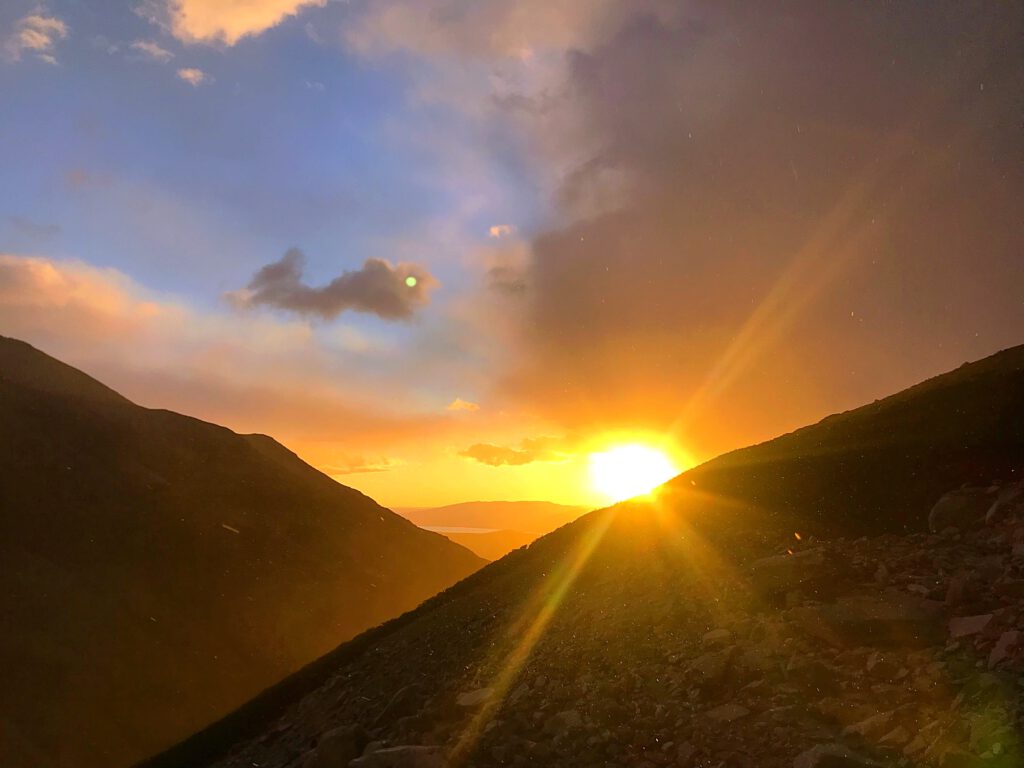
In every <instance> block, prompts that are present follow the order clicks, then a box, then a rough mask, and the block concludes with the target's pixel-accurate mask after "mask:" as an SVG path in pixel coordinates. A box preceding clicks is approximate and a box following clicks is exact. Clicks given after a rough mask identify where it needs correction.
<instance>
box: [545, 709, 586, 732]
mask: <svg viewBox="0 0 1024 768" xmlns="http://www.w3.org/2000/svg"><path fill="white" fill-rule="evenodd" d="M582 725H583V717H582V716H581V715H580V713H579V712H577V711H576V710H575V709H567V710H565V711H564V712H558V713H557V714H554V715H552V716H551V717H549V718H548V720H547V722H546V723H544V730H545V732H547V733H555V734H557V733H563V732H565V731H570V730H573V729H575V728H580V727H582Z"/></svg>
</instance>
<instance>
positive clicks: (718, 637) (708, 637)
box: [701, 629, 732, 645]
mask: <svg viewBox="0 0 1024 768" xmlns="http://www.w3.org/2000/svg"><path fill="white" fill-rule="evenodd" d="M730 638H732V632H730V631H729V630H728V629H713V630H711V631H710V632H707V633H705V635H704V636H703V637H702V638H701V642H703V643H704V644H705V645H720V644H723V643H727V642H729V640H730Z"/></svg>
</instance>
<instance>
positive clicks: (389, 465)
mask: <svg viewBox="0 0 1024 768" xmlns="http://www.w3.org/2000/svg"><path fill="white" fill-rule="evenodd" d="M401 463H402V462H400V461H397V460H395V459H391V458H388V457H382V458H377V459H368V458H366V457H365V456H345V457H341V458H340V459H336V460H335V461H334V462H332V463H331V464H325V465H323V466H321V467H320V469H321V470H322V471H323V472H326V473H327V474H328V475H331V476H332V477H333V476H344V475H360V474H363V473H365V472H388V471H390V470H392V469H394V468H395V467H397V466H400V465H401Z"/></svg>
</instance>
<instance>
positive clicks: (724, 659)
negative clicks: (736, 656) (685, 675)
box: [689, 650, 733, 687]
mask: <svg viewBox="0 0 1024 768" xmlns="http://www.w3.org/2000/svg"><path fill="white" fill-rule="evenodd" d="M732 657H733V651H732V650H726V651H718V652H717V653H705V654H704V655H703V656H698V657H697V658H696V659H694V661H693V663H692V664H690V667H689V672H690V673H691V674H692V675H694V676H696V678H697V683H698V684H699V685H701V686H704V687H709V686H715V685H718V684H719V683H721V682H722V680H723V679H724V678H725V675H726V673H727V672H728V671H729V666H730V664H731V663H732Z"/></svg>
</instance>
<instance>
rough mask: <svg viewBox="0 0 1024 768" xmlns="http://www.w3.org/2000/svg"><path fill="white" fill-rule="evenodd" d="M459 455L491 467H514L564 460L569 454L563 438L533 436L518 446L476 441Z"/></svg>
mask: <svg viewBox="0 0 1024 768" xmlns="http://www.w3.org/2000/svg"><path fill="white" fill-rule="evenodd" d="M459 455H460V456H464V457H465V458H467V459H474V460H475V461H479V462H480V463H481V464H489V465H491V466H492V467H502V466H513V467H514V466H520V465H522V464H530V463H532V462H535V461H565V460H566V459H567V458H569V456H570V455H571V454H570V453H569V452H567V451H566V450H565V441H564V440H563V439H560V438H555V437H533V438H527V439H526V440H523V441H522V443H520V444H519V446H518V447H510V446H501V445H491V444H489V443H477V444H476V445H471V446H470V447H469V448H467V449H466V450H464V451H462V452H460V453H459Z"/></svg>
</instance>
